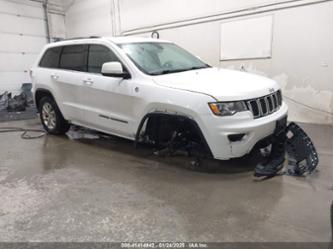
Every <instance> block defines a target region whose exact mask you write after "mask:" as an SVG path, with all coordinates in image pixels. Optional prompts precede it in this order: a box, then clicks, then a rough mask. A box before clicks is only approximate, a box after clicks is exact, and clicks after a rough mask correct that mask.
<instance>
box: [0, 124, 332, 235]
mask: <svg viewBox="0 0 333 249" xmlns="http://www.w3.org/2000/svg"><path fill="white" fill-rule="evenodd" d="M5 126H20V127H39V122H38V121H37V120H32V121H20V122H11V123H1V124H0V127H5ZM303 127H304V128H305V130H306V131H307V132H308V133H309V135H310V136H311V137H312V138H313V140H314V142H315V144H316V146H317V149H318V151H319V154H320V159H321V162H320V166H319V170H320V171H319V172H318V173H316V174H315V175H313V176H310V177H307V178H294V177H288V176H280V177H276V178H273V179H271V180H268V181H265V182H260V183H258V182H253V180H252V178H251V176H252V173H253V172H252V171H253V167H254V164H253V162H252V161H247V160H236V161H231V162H212V161H207V162H205V164H206V170H204V171H203V172H194V171H191V170H190V169H189V168H188V165H189V159H188V158H182V157H175V158H158V157H155V156H153V155H152V154H151V151H150V150H149V149H143V148H142V149H140V150H138V151H135V150H134V149H133V144H132V143H131V142H128V141H125V140H121V139H110V140H105V139H98V140H70V139H68V138H67V137H54V136H45V137H44V138H42V139H37V140H22V139H21V138H20V136H19V134H13V133H11V134H0V139H1V140H0V141H1V142H0V197H1V200H0V241H205V242H209V241H225V242H229V241H246V242H250V241H270V242H273V241H274V242H284V241H293V242H296V241H297V242H310V241H311V242H328V241H330V239H331V237H330V234H331V231H330V218H329V207H330V203H331V201H332V200H333V181H332V179H333V168H332V159H333V146H332V145H333V127H326V126H314V125H304V126H303Z"/></svg>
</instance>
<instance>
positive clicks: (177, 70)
mask: <svg viewBox="0 0 333 249" xmlns="http://www.w3.org/2000/svg"><path fill="white" fill-rule="evenodd" d="M185 71H186V70H185ZM180 72H184V69H166V70H162V71H158V72H152V73H150V75H163V74H170V73H180Z"/></svg>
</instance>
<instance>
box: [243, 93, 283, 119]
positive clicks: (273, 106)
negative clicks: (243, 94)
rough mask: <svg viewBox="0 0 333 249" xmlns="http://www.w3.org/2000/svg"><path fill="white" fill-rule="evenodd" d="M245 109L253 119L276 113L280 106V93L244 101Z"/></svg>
mask: <svg viewBox="0 0 333 249" xmlns="http://www.w3.org/2000/svg"><path fill="white" fill-rule="evenodd" d="M246 105H247V108H248V109H249V111H251V112H252V114H253V116H254V118H255V119H257V118H262V117H265V116H267V115H270V114H272V113H274V112H276V111H278V110H279V109H280V107H281V105H282V94H281V91H277V92H275V93H273V94H270V95H267V96H264V97H261V98H257V99H251V100H248V101H246Z"/></svg>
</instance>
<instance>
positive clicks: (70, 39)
mask: <svg viewBox="0 0 333 249" xmlns="http://www.w3.org/2000/svg"><path fill="white" fill-rule="evenodd" d="M98 38H101V36H95V35H93V36H87V37H73V38H68V39H61V38H58V39H57V40H56V41H55V42H61V41H72V40H81V39H98Z"/></svg>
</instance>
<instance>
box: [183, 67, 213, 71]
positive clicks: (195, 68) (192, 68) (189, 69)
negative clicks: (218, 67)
mask: <svg viewBox="0 0 333 249" xmlns="http://www.w3.org/2000/svg"><path fill="white" fill-rule="evenodd" d="M204 68H209V66H198V67H190V68H186V69H183V71H184V72H185V71H191V70H198V69H204Z"/></svg>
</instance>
